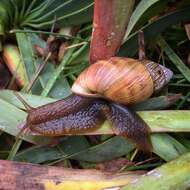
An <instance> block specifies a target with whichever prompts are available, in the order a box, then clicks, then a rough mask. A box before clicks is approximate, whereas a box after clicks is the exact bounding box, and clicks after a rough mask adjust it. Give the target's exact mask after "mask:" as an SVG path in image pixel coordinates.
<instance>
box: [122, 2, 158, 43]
mask: <svg viewBox="0 0 190 190" xmlns="http://www.w3.org/2000/svg"><path fill="white" fill-rule="evenodd" d="M158 2H161V0H141V1H140V2H139V4H138V5H137V7H136V8H135V10H134V11H133V14H132V15H131V18H130V20H129V24H128V26H127V31H126V34H125V39H127V37H128V36H129V34H130V33H131V32H132V30H133V28H134V26H135V25H136V24H137V22H138V21H139V20H140V18H141V17H142V16H143V14H144V13H145V12H146V11H147V10H148V9H149V8H150V7H151V6H153V5H154V4H156V3H158ZM124 41H125V40H124Z"/></svg>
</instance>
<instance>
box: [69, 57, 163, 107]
mask: <svg viewBox="0 0 190 190" xmlns="http://www.w3.org/2000/svg"><path fill="white" fill-rule="evenodd" d="M155 64H156V63H154V62H152V61H147V60H144V61H140V60H136V59H131V58H123V57H112V58H110V59H109V60H100V61H97V62H96V63H95V64H92V65H91V66H90V67H88V68H87V69H85V70H84V71H83V72H82V73H81V74H80V75H79V77H78V78H77V80H76V81H75V83H74V84H73V86H72V91H73V92H74V93H76V94H78V95H82V96H87V97H103V98H106V99H108V100H112V101H114V102H118V103H122V104H133V103H137V102H141V101H143V100H145V99H147V98H149V97H150V96H151V95H152V93H153V92H154V90H155V84H157V83H155V81H157V77H156V76H157V75H156V74H154V73H153V74H152V73H151V72H153V71H152V70H154V67H155ZM156 65H157V64H156ZM156 73H158V71H156ZM159 74H161V75H160V77H161V78H160V77H158V78H160V79H161V80H163V81H164V80H165V79H163V78H164V77H165V76H164V73H162V71H159ZM154 75H156V76H154ZM154 79H156V80H154Z"/></svg>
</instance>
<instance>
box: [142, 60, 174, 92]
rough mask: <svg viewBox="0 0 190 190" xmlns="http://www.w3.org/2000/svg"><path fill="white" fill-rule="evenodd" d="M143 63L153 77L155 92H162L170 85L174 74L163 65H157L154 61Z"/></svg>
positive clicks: (144, 61)
mask: <svg viewBox="0 0 190 190" xmlns="http://www.w3.org/2000/svg"><path fill="white" fill-rule="evenodd" d="M142 62H143V64H144V65H145V67H146V68H147V70H148V71H149V73H150V75H151V78H152V80H153V83H154V92H158V91H160V90H161V89H162V88H163V87H164V86H165V85H167V84H168V82H169V81H170V79H171V78H172V76H173V72H172V71H171V70H170V69H168V68H166V67H164V66H163V65H160V64H157V63H155V62H153V61H147V60H143V61H142Z"/></svg>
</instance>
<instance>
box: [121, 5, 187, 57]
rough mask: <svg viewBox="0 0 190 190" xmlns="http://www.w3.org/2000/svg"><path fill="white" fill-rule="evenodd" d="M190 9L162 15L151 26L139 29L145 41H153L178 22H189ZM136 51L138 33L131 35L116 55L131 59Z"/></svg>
mask: <svg viewBox="0 0 190 190" xmlns="http://www.w3.org/2000/svg"><path fill="white" fill-rule="evenodd" d="M189 10H190V7H187V8H184V9H181V10H177V11H175V12H172V13H170V14H167V15H164V16H162V17H160V18H158V19H157V20H156V21H154V22H153V23H151V24H148V25H146V26H144V27H142V28H141V30H142V31H143V32H144V36H145V41H146V42H148V41H151V40H155V39H156V36H158V35H159V34H160V33H161V32H163V31H164V30H165V29H166V28H168V27H170V26H172V25H174V24H177V23H179V22H185V21H189V20H190V14H189ZM137 50H138V32H136V33H133V34H132V35H130V36H129V37H128V39H127V40H126V41H125V43H124V44H123V45H122V46H121V48H120V50H119V53H118V55H119V56H129V57H132V56H134V55H135V53H136V52H137Z"/></svg>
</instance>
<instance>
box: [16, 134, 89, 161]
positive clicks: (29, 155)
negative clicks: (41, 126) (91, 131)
mask: <svg viewBox="0 0 190 190" xmlns="http://www.w3.org/2000/svg"><path fill="white" fill-rule="evenodd" d="M87 148H89V143H88V141H87V140H86V139H85V137H81V136H72V137H63V138H62V139H61V142H60V143H59V144H58V145H56V146H54V147H51V146H49V147H48V146H39V145H38V146H33V147H31V148H28V149H26V150H23V151H21V152H19V153H18V154H17V155H16V156H15V158H14V160H16V161H24V162H31V163H36V164H37V163H38V164H39V163H44V162H50V161H52V160H56V159H60V158H64V157H65V158H67V157H70V158H73V157H72V156H71V155H73V154H75V155H76V154H79V155H80V152H83V151H84V150H86V149H87ZM76 157H77V156H76Z"/></svg>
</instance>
